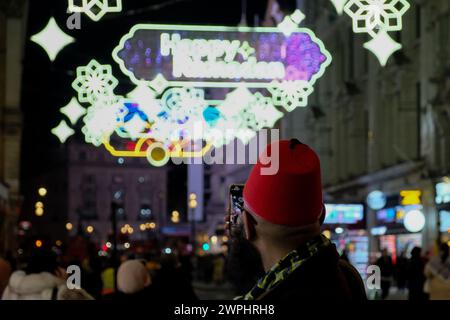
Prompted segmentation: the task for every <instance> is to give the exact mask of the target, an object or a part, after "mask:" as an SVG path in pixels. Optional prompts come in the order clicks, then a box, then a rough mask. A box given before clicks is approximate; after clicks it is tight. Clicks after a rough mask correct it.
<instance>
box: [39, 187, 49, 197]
mask: <svg viewBox="0 0 450 320" xmlns="http://www.w3.org/2000/svg"><path fill="white" fill-rule="evenodd" d="M38 194H39V195H40V196H41V197H45V196H46V195H47V189H45V188H43V187H41V188H39V189H38Z"/></svg>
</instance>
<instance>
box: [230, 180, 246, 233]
mask: <svg viewBox="0 0 450 320" xmlns="http://www.w3.org/2000/svg"><path fill="white" fill-rule="evenodd" d="M243 194H244V185H243V184H233V185H231V186H230V204H229V213H228V215H229V217H228V218H229V224H228V227H229V230H231V228H233V227H234V226H236V225H237V224H238V220H239V217H240V215H241V214H242V212H243V211H244V196H243Z"/></svg>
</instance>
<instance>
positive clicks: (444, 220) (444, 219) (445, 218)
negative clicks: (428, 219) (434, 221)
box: [439, 210, 450, 233]
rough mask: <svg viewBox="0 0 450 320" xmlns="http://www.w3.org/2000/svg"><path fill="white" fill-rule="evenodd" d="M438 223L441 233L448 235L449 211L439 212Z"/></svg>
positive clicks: (449, 224) (449, 231)
mask: <svg viewBox="0 0 450 320" xmlns="http://www.w3.org/2000/svg"><path fill="white" fill-rule="evenodd" d="M439 222H440V228H439V230H440V231H441V232H446V233H450V211H445V210H442V211H440V212H439Z"/></svg>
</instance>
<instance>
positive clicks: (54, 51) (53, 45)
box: [31, 18, 75, 62]
mask: <svg viewBox="0 0 450 320" xmlns="http://www.w3.org/2000/svg"><path fill="white" fill-rule="evenodd" d="M31 41H33V42H35V43H37V44H38V45H40V46H41V47H42V48H43V49H44V50H45V52H46V53H47V55H48V57H49V58H50V61H52V62H53V61H55V59H56V57H57V56H58V53H59V52H60V51H61V50H62V49H64V48H65V47H66V46H67V45H69V44H71V43H73V42H75V39H74V38H72V37H71V36H69V35H67V34H66V33H64V31H62V30H61V28H60V27H59V26H58V24H57V23H56V20H55V18H50V20H49V22H48V23H47V26H46V27H45V28H44V29H43V30H42V31H41V32H39V33H37V34H35V35H34V36H32V37H31Z"/></svg>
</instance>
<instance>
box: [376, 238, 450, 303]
mask: <svg viewBox="0 0 450 320" xmlns="http://www.w3.org/2000/svg"><path fill="white" fill-rule="evenodd" d="M409 255H410V257H409V258H407V256H406V252H405V251H403V252H401V254H400V255H399V256H397V257H396V259H395V263H394V262H393V259H392V256H391V255H390V254H389V253H388V250H387V249H383V250H382V252H381V256H380V258H378V260H377V261H376V265H377V266H378V267H379V268H380V272H381V281H380V284H381V296H380V297H379V298H381V299H387V298H389V295H390V293H391V288H392V287H394V286H395V287H396V288H397V290H398V291H399V292H400V293H405V294H407V296H408V300H411V301H424V300H450V258H449V246H448V244H447V243H442V244H441V245H440V246H439V253H438V254H437V255H435V256H432V257H429V256H428V254H424V253H423V252H422V248H420V247H414V248H413V249H412V250H411V252H410V254H409Z"/></svg>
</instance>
